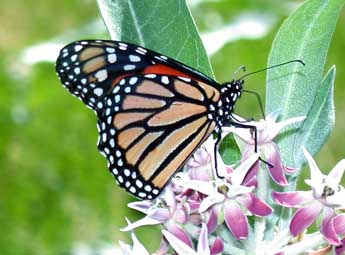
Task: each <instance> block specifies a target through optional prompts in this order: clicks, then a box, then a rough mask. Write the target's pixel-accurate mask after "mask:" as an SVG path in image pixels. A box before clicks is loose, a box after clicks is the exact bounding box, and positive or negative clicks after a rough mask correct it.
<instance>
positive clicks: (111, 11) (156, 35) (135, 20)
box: [97, 0, 213, 77]
mask: <svg viewBox="0 0 345 255" xmlns="http://www.w3.org/2000/svg"><path fill="white" fill-rule="evenodd" d="M97 2H98V5H99V8H100V10H101V14H102V16H103V20H104V23H105V25H106V26H107V29H108V31H109V33H110V36H111V38H112V39H113V40H121V41H125V42H130V43H134V44H139V45H141V46H144V47H146V48H149V49H152V50H155V51H157V52H160V53H162V54H165V55H167V56H169V57H171V58H174V59H177V60H179V61H181V62H183V63H184V64H187V65H189V66H191V67H194V68H195V69H197V70H199V71H201V72H203V73H205V74H206V75H208V76H210V77H213V72H212V69H211V66H210V63H209V59H208V57H207V54H206V51H205V49H204V46H203V44H202V42H201V39H200V36H199V33H198V31H197V28H196V27H195V24H194V21H193V18H192V16H191V14H190V12H189V9H188V7H187V5H186V2H185V0H175V1H165V0H155V1H152V0H127V1H124V0H97Z"/></svg>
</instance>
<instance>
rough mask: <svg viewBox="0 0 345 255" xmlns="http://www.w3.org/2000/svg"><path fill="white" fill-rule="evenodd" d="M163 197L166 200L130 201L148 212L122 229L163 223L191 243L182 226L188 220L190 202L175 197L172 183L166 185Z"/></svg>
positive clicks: (126, 229) (134, 206)
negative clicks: (180, 200) (179, 200)
mask: <svg viewBox="0 0 345 255" xmlns="http://www.w3.org/2000/svg"><path fill="white" fill-rule="evenodd" d="M163 199H164V200H159V199H158V200H153V201H148V200H143V201H138V202H133V203H129V204H128V207H130V208H132V209H135V210H137V211H140V212H142V213H144V214H146V216H145V217H144V218H142V219H140V220H138V221H136V222H134V223H130V224H128V226H127V227H125V228H123V229H121V231H131V230H133V229H135V228H137V227H141V226H145V225H158V224H162V225H164V226H165V227H166V229H167V230H169V232H171V233H173V234H174V235H176V236H178V237H179V238H180V239H181V240H183V241H184V242H185V243H186V244H191V243H192V240H191V238H190V237H189V235H188V234H187V232H186V231H185V230H184V229H183V228H182V226H181V225H183V224H186V223H187V222H188V216H189V215H188V212H189V206H188V203H183V202H178V201H177V200H176V199H175V194H174V192H173V190H172V188H171V185H168V186H167V187H166V189H165V193H164V197H163Z"/></svg>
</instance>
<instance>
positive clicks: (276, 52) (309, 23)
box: [266, 0, 345, 165]
mask: <svg viewBox="0 0 345 255" xmlns="http://www.w3.org/2000/svg"><path fill="white" fill-rule="evenodd" d="M344 2H345V1H344V0H323V1H320V0H309V1H306V2H305V3H304V4H303V5H302V6H300V8H298V9H297V10H296V12H295V13H293V14H292V15H291V16H290V17H289V18H288V19H287V20H286V21H285V22H284V24H283V25H282V26H281V28H280V30H279V32H278V34H277V35H276V38H275V39H274V42H273V46H272V50H271V53H270V56H269V64H268V65H269V66H270V65H274V64H279V63H282V62H285V61H288V60H293V59H300V60H303V61H304V62H305V63H306V66H305V67H303V66H302V65H300V64H290V65H286V66H283V67H279V68H274V69H270V70H268V74H267V90H266V91H267V96H266V98H267V99H266V111H267V112H272V111H274V110H276V109H278V108H280V109H281V110H282V113H281V119H288V118H291V117H296V116H306V115H307V114H308V113H309V111H310V108H311V107H312V104H313V102H314V98H315V96H316V94H317V91H318V88H319V86H320V83H321V80H322V77H323V70H324V65H325V61H326V56H327V50H328V48H329V44H330V40H331V38H332V34H333V32H334V29H335V25H336V23H337V19H338V16H339V12H340V10H341V8H342V6H343V5H344ZM299 125H300V124H296V125H294V126H292V127H290V128H288V129H286V130H285V132H284V134H283V135H281V136H280V138H279V140H278V144H279V146H280V149H281V152H282V156H283V159H284V162H286V164H287V165H295V162H294V158H293V153H294V151H295V149H296V148H295V147H294V141H295V136H296V135H297V134H296V132H295V131H296V130H297V127H298V126H299Z"/></svg>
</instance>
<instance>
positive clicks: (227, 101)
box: [218, 80, 244, 122]
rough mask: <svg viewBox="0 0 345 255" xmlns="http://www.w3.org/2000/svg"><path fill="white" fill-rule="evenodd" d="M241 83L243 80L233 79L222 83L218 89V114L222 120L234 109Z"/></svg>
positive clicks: (240, 90) (228, 116)
mask: <svg viewBox="0 0 345 255" xmlns="http://www.w3.org/2000/svg"><path fill="white" fill-rule="evenodd" d="M243 83H244V81H243V80H233V81H231V82H227V83H224V84H223V85H222V88H221V90H220V91H221V100H220V102H221V107H219V110H218V111H219V112H218V116H220V117H222V119H223V122H225V121H226V120H229V119H230V118H231V113H232V112H233V111H234V108H235V104H236V101H237V99H238V98H240V97H241V94H242V89H243Z"/></svg>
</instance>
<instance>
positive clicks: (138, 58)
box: [129, 55, 141, 62]
mask: <svg viewBox="0 0 345 255" xmlns="http://www.w3.org/2000/svg"><path fill="white" fill-rule="evenodd" d="M140 60H141V58H140V57H139V56H136V55H129V61H131V62H140Z"/></svg>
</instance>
